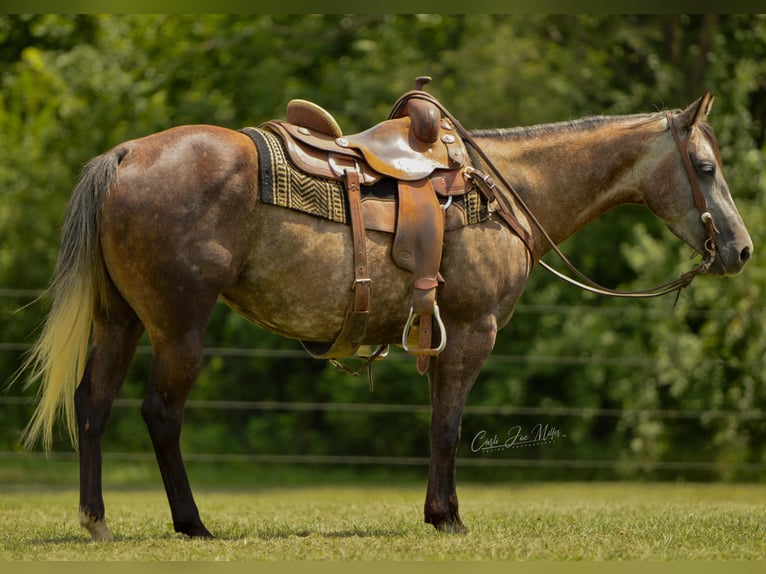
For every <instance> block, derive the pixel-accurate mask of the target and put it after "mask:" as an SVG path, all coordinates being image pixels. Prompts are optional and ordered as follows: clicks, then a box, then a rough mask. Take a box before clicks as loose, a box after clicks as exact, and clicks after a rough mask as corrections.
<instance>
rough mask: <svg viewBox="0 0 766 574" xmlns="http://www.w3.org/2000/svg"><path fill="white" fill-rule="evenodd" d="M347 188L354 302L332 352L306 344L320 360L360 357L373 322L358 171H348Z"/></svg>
mask: <svg viewBox="0 0 766 574" xmlns="http://www.w3.org/2000/svg"><path fill="white" fill-rule="evenodd" d="M345 187H346V197H347V198H348V209H349V218H350V220H351V234H352V236H353V240H354V283H353V285H352V288H351V289H352V295H351V301H350V303H349V305H348V307H347V309H346V315H345V317H344V318H343V326H342V327H341V330H340V333H338V336H337V337H336V338H335V341H334V342H333V343H332V345H330V346H329V348H328V347H327V346H326V345H325V346H322V345H314V344H311V343H305V342H304V343H303V346H304V348H305V349H306V350H307V351H308V352H309V353H310V354H311V355H312V356H314V357H315V358H319V359H343V358H346V357H350V356H352V355H353V354H354V353H356V351H357V349H359V347H360V346H361V345H362V343H363V342H364V336H365V334H366V332H367V322H368V320H369V318H370V299H371V290H372V289H371V288H372V280H371V279H370V274H369V271H368V268H367V242H366V240H365V229H364V220H363V218H362V199H361V185H360V183H359V172H358V171H357V170H355V169H347V170H346V173H345Z"/></svg>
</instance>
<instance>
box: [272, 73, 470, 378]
mask: <svg viewBox="0 0 766 574" xmlns="http://www.w3.org/2000/svg"><path fill="white" fill-rule="evenodd" d="M428 81H430V78H426V77H421V78H418V79H417V80H416V83H415V89H414V90H412V91H410V92H407V93H405V94H404V95H403V96H401V97H400V98H399V100H397V102H396V104H395V105H394V107H393V110H392V112H391V114H390V115H389V118H388V119H386V120H384V121H382V122H380V123H378V124H376V125H374V126H372V127H371V128H369V129H367V130H365V131H362V132H360V133H357V134H352V135H344V134H343V132H342V130H341V128H340V126H339V124H338V122H337V121H336V120H335V118H334V117H333V116H332V115H331V114H330V113H329V112H327V111H326V110H324V109H323V108H322V107H320V106H318V105H317V104H314V103H313V102H309V101H306V100H291V101H290V102H289V103H288V105H287V110H286V121H281V120H272V121H270V122H267V123H266V124H264V126H265V127H268V128H269V129H271V130H272V131H273V132H275V133H277V134H278V135H280V136H281V137H282V139H283V141H284V143H285V148H286V150H287V154H288V156H289V157H290V160H291V161H292V162H293V163H294V164H295V165H296V166H297V167H298V168H300V169H301V170H303V171H305V172H307V173H309V174H312V175H316V176H318V177H324V178H330V179H336V180H340V181H342V182H343V184H344V187H345V189H346V195H347V199H348V206H349V213H350V222H351V227H352V233H353V237H354V252H355V253H354V257H355V260H354V276H355V280H354V286H353V290H354V296H353V298H352V301H351V304H350V306H349V309H348V310H347V313H346V318H345V320H344V325H343V327H342V329H341V332H340V334H339V335H338V337H337V339H336V341H335V342H334V343H332V344H327V345H318V344H314V343H309V344H307V343H305V342H304V347H306V349H307V350H308V351H309V352H310V353H311V354H312V355H314V356H316V357H320V358H331V359H334V358H342V357H346V356H351V355H353V354H354V353H355V352H356V351H357V350H358V349H359V347H360V345H361V342H362V339H363V337H364V333H365V331H366V321H367V318H368V316H369V305H370V297H371V295H370V283H371V280H370V279H369V276H368V273H367V263H366V248H365V221H364V214H363V212H362V209H361V195H362V186H364V185H371V184H373V183H376V182H377V181H379V180H380V179H382V178H384V177H387V178H393V179H394V180H396V182H397V213H396V227H395V231H394V233H395V235H394V241H393V249H392V257H393V259H394V262H395V263H396V265H398V266H399V267H401V268H403V269H406V270H409V271H411V272H412V273H413V275H414V281H413V297H412V306H411V309H410V314H409V318H408V320H407V322H406V324H405V327H404V330H403V333H402V346H403V347H404V349H405V350H406V351H408V352H410V353H412V354H414V355H416V356H418V370H419V371H420V372H421V373H423V372H425V370H427V368H428V361H429V357H431V356H434V355H437V354H438V353H440V352H441V351H442V350H443V349H444V346H445V344H446V333H445V329H444V325H443V323H442V321H441V318H440V316H439V308H438V305H437V304H436V291H437V288H438V286H439V284H440V282H443V278H442V277H441V275H440V273H439V267H440V265H441V256H442V246H443V242H444V225H445V211H446V207H445V208H442V205H441V203H440V200H439V198H440V197H447V196H450V195H457V194H464V193H466V191H467V190H468V189H469V188H470V187H471V182H470V177H469V176H468V174H467V173H466V167H467V166H466V158H467V157H468V154H467V151H466V148H465V145H464V143H463V141H462V139H461V138H460V137H459V136H458V134H457V131H456V129H455V127H454V126H453V125H452V123H451V122H450V121H449V119H447V118H442V115H441V111H440V109H439V106H437V104H436V103H435V100H434V99H433V98H431V97H430V96H429V97H423V96H424V94H425V92H423V91H422V87H423V85H424V84H425V83H427V82H428ZM447 201H449V200H447ZM432 318H435V319H436V321H437V325H438V329H439V344H438V345H436V346H434V345H433V341H432V329H431V326H432V321H431V319H432ZM413 341H416V343H415V344H413Z"/></svg>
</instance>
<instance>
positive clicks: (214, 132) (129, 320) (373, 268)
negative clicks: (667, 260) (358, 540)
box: [25, 94, 752, 540]
mask: <svg viewBox="0 0 766 574" xmlns="http://www.w3.org/2000/svg"><path fill="white" fill-rule="evenodd" d="M711 103H712V97H711V96H709V95H707V94H706V95H705V96H703V97H702V98H700V100H698V101H696V102H695V103H693V104H691V105H690V106H689V107H688V108H686V109H685V110H682V111H675V112H673V113H672V114H670V115H666V113H651V114H641V115H630V116H614V117H597V118H587V119H583V120H578V121H573V122H567V123H560V124H551V125H546V126H536V127H530V128H520V129H510V130H484V131H478V132H474V133H473V136H474V138H475V140H476V141H477V142H478V144H479V145H480V147H481V149H482V150H483V151H484V152H485V153H486V155H487V156H488V157H489V158H491V160H492V161H493V162H494V164H495V165H496V166H497V167H498V168H499V171H500V172H501V173H502V174H504V176H505V177H506V178H507V179H508V180H509V181H510V182H512V184H513V186H514V187H515V189H516V190H517V191H518V193H519V194H520V196H521V197H522V198H523V200H524V202H526V204H527V205H528V207H529V208H530V210H531V213H533V214H534V215H535V216H536V218H537V220H538V221H539V223H540V224H541V226H542V227H543V228H544V229H545V230H547V232H548V234H549V237H550V238H551V239H552V241H553V242H554V243H559V242H561V241H563V240H565V239H566V238H567V237H569V236H570V235H572V234H573V233H575V232H576V231H577V230H578V229H580V228H581V227H583V226H584V225H585V224H587V223H588V222H589V221H591V220H593V219H594V218H596V217H598V216H599V215H601V214H602V213H604V212H606V211H607V210H609V209H610V208H612V207H615V206H617V205H619V204H625V203H633V204H642V205H645V206H647V207H648V208H649V209H650V210H651V211H652V212H653V213H654V214H655V215H656V216H657V217H659V218H660V219H661V220H662V221H664V222H665V223H666V224H667V226H668V227H669V228H670V229H671V230H672V231H673V233H675V234H676V235H677V236H678V237H680V238H681V239H682V240H684V241H685V242H686V243H687V244H689V245H690V246H691V247H692V248H693V249H694V250H696V251H698V252H699V253H701V254H703V256H704V257H706V258H710V257H711V253H710V250H709V249H706V242H708V241H709V240H710V239H709V234H712V235H713V238H714V242H715V258H714V260H712V259H710V261H709V263H710V265H709V269H706V270H707V271H709V272H711V273H713V274H717V275H734V274H736V273H738V272H739V271H740V270H741V269H742V267H743V265H744V264H745V263H746V262H747V260H748V259H749V257H750V255H751V252H752V244H751V240H750V237H749V235H748V232H747V230H746V229H745V226H744V224H743V222H742V219H741V218H740V216H739V214H738V212H737V209H736V208H735V206H734V203H733V201H732V198H731V196H730V194H729V189H728V187H727V184H726V182H725V180H724V177H723V174H722V171H721V160H720V154H719V150H718V146H717V143H716V140H715V138H714V136H713V134H712V130H711V129H710V127H709V126H708V124H707V123H706V117H707V114H708V112H709V109H710V105H711ZM670 118H672V122H673V124H674V125H675V127H676V129H677V130H678V134H679V135H680V137H681V138H682V139H683V141H684V142H685V143H686V145H687V146H688V157H689V158H690V163H691V169H692V170H693V173H691V172H689V173H687V170H686V169H685V167H684V157H683V156H684V153H683V152H682V153H679V148H678V147H677V145H676V143H675V142H674V137H673V133H672V130H671V129H669V128H670V126H669V122H670ZM257 172H258V157H257V152H256V148H255V146H254V145H253V142H252V141H251V140H250V139H249V138H248V137H246V136H245V135H243V134H242V133H239V132H237V131H232V130H228V129H224V128H220V127H214V126H207V125H198V126H182V127H176V128H172V129H169V130H167V131H163V132H160V133H157V134H153V135H150V136H147V137H144V138H141V139H137V140H133V141H128V142H125V143H121V144H119V145H117V146H116V147H114V148H113V149H111V150H110V151H108V152H106V153H105V154H103V155H101V156H99V157H96V158H94V159H93V160H92V161H91V162H90V163H89V164H88V165H87V166H86V168H85V169H84V171H83V174H82V177H81V180H80V182H79V184H78V185H77V187H76V189H75V190H74V193H73V195H72V198H71V201H70V203H69V207H68V211H67V215H66V220H65V223H64V226H63V230H62V237H61V251H60V255H59V260H58V264H57V268H56V274H55V277H54V280H53V282H52V289H53V292H54V293H55V298H54V302H53V307H52V310H51V312H50V314H49V317H48V320H47V323H46V325H45V327H44V331H43V333H42V335H41V337H40V339H39V341H38V343H37V345H36V346H35V348H34V349H33V352H32V354H31V356H30V359H29V361H28V363H27V365H26V366H27V367H28V368H29V369H30V370H31V373H32V374H31V380H32V381H35V380H37V379H40V381H41V388H40V396H39V404H38V407H37V411H36V413H35V415H34V417H33V419H32V420H31V422H30V425H29V427H28V428H27V433H26V437H25V439H26V442H27V444H32V443H34V442H35V441H36V440H38V439H40V438H42V440H43V443H44V444H45V445H46V446H49V445H50V443H51V433H52V427H53V424H54V421H55V419H56V418H57V416H58V415H60V414H63V418H64V419H65V421H66V423H67V425H68V430H69V432H70V435H71V437H72V438H73V440H74V441H75V442H76V441H77V440H78V439H79V451H80V469H81V470H80V473H81V475H80V481H81V486H80V518H81V523H82V525H83V526H84V527H85V528H87V529H88V531H89V532H90V534H91V535H92V537H93V538H94V539H97V540H103V539H110V538H111V534H110V532H109V529H108V527H107V525H106V521H105V517H104V503H103V498H102V485H101V437H102V434H103V432H104V428H105V426H106V423H107V419H108V418H109V414H110V411H111V408H112V403H113V400H114V398H115V395H116V394H117V392H118V390H119V388H120V386H121V384H122V382H123V380H124V378H125V376H126V373H127V370H128V366H129V365H130V363H131V360H132V358H133V355H134V352H135V350H136V346H137V343H138V341H139V338H140V337H141V335H142V334H143V333H144V332H147V333H148V335H149V338H150V340H151V345H152V348H153V352H154V357H153V362H152V368H151V377H150V381H149V385H148V389H147V392H146V397H145V399H144V402H143V405H142V408H141V412H142V415H143V417H144V419H145V421H146V424H147V426H148V429H149V434H150V435H151V440H152V443H153V445H154V450H155V453H156V456H157V462H158V464H159V468H160V471H161V474H162V479H163V482H164V485H165V489H166V491H167V496H168V500H169V503H170V508H171V512H172V517H173V525H174V527H175V530H176V531H178V532H182V533H185V534H187V535H189V536H203V537H204V536H210V533H209V531H208V530H207V528H205V526H204V525H203V523H202V521H201V520H200V516H199V512H198V510H197V507H196V504H195V502H194V499H193V496H192V491H191V488H190V485H189V481H188V478H187V475H186V471H185V468H184V463H183V460H182V456H181V451H180V447H179V436H180V433H181V425H182V421H183V413H184V404H185V401H186V398H187V395H188V393H189V390H190V389H191V387H192V384H193V383H194V380H195V378H196V377H197V374H198V372H199V369H200V365H201V363H202V354H203V340H204V332H205V328H206V325H207V322H208V319H209V318H210V314H211V312H212V310H213V307H214V305H215V304H216V301H217V300H218V299H219V298H221V299H223V301H225V302H226V303H227V304H229V305H230V306H231V307H232V308H234V309H235V310H236V311H237V312H238V313H240V314H242V315H243V316H244V317H246V318H247V319H249V320H250V321H252V322H253V323H255V324H256V325H259V326H261V327H263V328H264V329H267V330H268V331H270V332H272V333H276V334H278V335H282V336H285V337H290V338H294V339H299V340H305V341H332V340H333V339H334V337H335V336H336V334H337V333H338V331H339V330H340V328H341V325H342V321H343V317H344V312H345V310H346V308H347V305H348V300H349V297H350V292H349V289H348V285H349V284H351V282H352V279H353V272H352V269H351V268H352V263H351V258H352V257H353V245H352V237H351V233H350V232H349V227H348V226H345V225H343V224H339V223H333V222H330V221H326V220H323V219H320V218H317V217H312V216H310V215H306V214H303V213H300V212H297V211H292V210H288V209H284V208H281V207H275V206H273V205H267V204H264V203H263V202H261V201H260V200H259V188H258V173H257ZM690 178H692V179H694V180H695V181H696V182H697V184H698V186H699V189H700V190H701V193H702V195H703V196H704V198H705V200H706V203H707V210H708V211H709V213H710V214H711V215H712V221H713V222H714V226H713V225H712V224H711V225H708V226H706V225H705V223H704V222H703V221H701V220H700V212H699V210H698V208H697V205H696V204H695V200H694V197H693V193H692V185H690ZM498 193H501V192H500V191H498ZM505 202H506V203H510V204H511V205H513V206H514V208H515V209H514V211H515V212H516V214H517V217H518V219H519V221H520V222H521V224H522V225H523V226H524V227H525V229H526V230H527V231H528V232H529V233H530V234H531V236H532V237H533V239H534V245H535V246H536V249H535V251H534V253H530V251H528V249H527V247H526V246H525V244H524V243H523V242H522V240H521V239H520V238H519V236H518V235H517V234H516V233H514V232H513V231H511V229H510V228H509V227H508V226H507V225H506V224H505V222H504V221H503V220H501V219H499V218H497V217H490V218H489V219H488V220H486V221H484V222H482V223H478V224H475V225H469V226H466V227H463V228H461V229H459V230H455V231H448V232H446V233H445V236H444V249H443V258H442V265H441V268H440V269H441V273H442V275H443V277H444V279H445V283H444V284H443V286H442V287H441V288H440V292H439V305H440V308H441V317H442V319H443V322H444V325H445V328H446V331H447V333H448V339H447V344H446V348H445V349H444V351H443V352H442V353H441V354H440V355H439V356H438V357H435V358H434V359H433V360H432V361H431V363H430V367H429V371H428V379H429V382H430V389H431V405H432V414H431V423H430V437H431V462H430V469H429V479H428V489H427V494H426V500H425V521H426V522H428V523H431V524H433V525H434V526H435V527H436V528H438V529H443V530H449V531H458V532H459V531H462V530H464V526H463V524H462V521H461V519H460V515H459V513H458V499H457V494H456V491H455V456H456V452H457V446H458V440H459V436H460V426H461V417H462V413H463V407H464V405H465V402H466V397H467V396H468V392H469V391H470V389H471V386H472V385H473V382H474V381H475V379H476V377H477V375H478V373H479V370H480V369H481V366H482V363H483V362H484V361H485V359H486V358H487V357H488V356H489V354H490V352H491V351H492V348H493V345H494V342H495V337H496V335H497V331H498V329H500V328H502V327H504V326H505V325H506V324H507V323H508V322H509V320H510V319H511V315H512V314H513V310H514V306H515V305H516V303H517V301H518V300H519V297H520V296H521V293H522V291H523V290H524V286H525V284H526V282H527V279H528V277H529V274H530V273H531V271H532V270H533V268H534V267H535V265H536V264H537V263H538V260H539V258H540V257H541V256H543V255H544V254H545V253H546V252H547V251H548V250H549V249H550V248H551V244H550V242H549V241H548V240H547V239H546V237H545V236H543V235H542V234H541V231H540V229H539V228H538V227H537V226H536V225H532V224H531V223H530V219H529V218H528V217H526V215H525V212H524V211H523V210H522V209H520V208H518V205H517V203H518V202H517V201H516V199H514V197H511V196H507V197H505ZM391 243H392V236H391V235H390V234H387V233H381V232H376V231H370V232H369V233H368V235H367V252H368V260H369V272H370V277H371V279H372V284H373V285H374V301H373V305H372V307H371V310H370V317H369V323H368V328H367V341H366V342H368V343H370V344H389V343H390V344H397V343H398V342H399V341H400V337H401V333H402V325H403V324H404V323H405V321H406V320H407V317H408V309H409V300H410V295H411V291H412V279H411V275H410V274H409V273H408V272H406V271H404V270H402V269H400V268H399V267H397V266H395V265H394V264H393V263H392V261H391ZM91 329H92V331H91ZM91 333H92V348H91V349H90V351H89V352H88V345H89V341H91Z"/></svg>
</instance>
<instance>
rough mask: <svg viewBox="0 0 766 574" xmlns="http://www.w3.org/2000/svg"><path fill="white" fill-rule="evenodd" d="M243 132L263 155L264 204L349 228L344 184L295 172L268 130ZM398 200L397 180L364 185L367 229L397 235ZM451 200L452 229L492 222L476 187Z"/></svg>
mask: <svg viewBox="0 0 766 574" xmlns="http://www.w3.org/2000/svg"><path fill="white" fill-rule="evenodd" d="M240 132H242V133H244V134H245V135H247V136H249V137H250V138H251V139H252V140H253V142H254V143H255V146H256V149H257V151H258V173H259V181H258V184H259V187H260V194H261V201H263V202H264V203H268V204H271V205H276V206H279V207H287V208H289V209H295V210H297V211H301V212H303V213H307V214H309V215H314V216H317V217H321V218H323V219H329V220H330V221H335V222H337V223H345V224H350V219H349V215H348V207H347V205H346V193H345V190H344V189H343V184H342V183H341V182H340V181H336V180H332V179H325V178H321V177H315V176H313V175H308V174H307V173H305V172H303V171H301V170H300V169H298V168H296V167H295V166H294V165H293V164H292V163H291V162H290V160H289V158H288V156H287V152H286V150H285V147H284V143H283V142H282V139H281V138H280V137H279V136H278V135H276V134H275V133H273V132H271V131H270V130H268V129H259V128H243V129H241V130H240ZM396 197H397V185H396V181H395V180H393V179H390V178H383V179H382V180H380V181H379V182H377V183H375V184H374V185H363V186H362V207H363V213H364V217H365V227H367V228H368V229H376V230H378V231H387V232H390V233H393V232H394V227H395V225H396V223H395V222H396ZM452 200H453V201H452V204H451V206H450V208H449V209H448V210H447V221H446V229H447V230H451V229H457V228H460V227H462V226H464V225H471V224H474V223H480V222H482V221H485V220H487V219H488V218H489V209H488V208H487V203H486V200H485V199H484V196H483V195H481V193H480V192H479V191H478V189H476V187H475V186H472V187H471V189H470V190H469V191H468V192H467V193H466V194H464V195H459V196H454V197H453V198H452Z"/></svg>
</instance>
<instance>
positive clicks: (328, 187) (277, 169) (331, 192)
mask: <svg viewBox="0 0 766 574" xmlns="http://www.w3.org/2000/svg"><path fill="white" fill-rule="evenodd" d="M240 131H241V132H243V133H244V134H245V135H248V136H250V138H251V139H252V140H253V142H255V147H256V149H257V150H258V164H259V165H258V174H259V182H258V183H259V187H260V193H261V200H262V201H263V202H264V203H269V204H271V205H277V206H280V207H288V208H290V209H295V210H298V211H302V212H303V213H308V214H310V215H316V216H318V217H323V218H324V219H329V220H331V221H337V222H338V223H347V222H348V215H347V210H346V199H345V192H344V190H343V185H342V184H341V182H339V181H334V180H331V179H323V178H319V177H314V176H310V175H307V174H305V173H303V172H302V171H300V170H298V169H296V168H295V167H293V165H292V164H291V163H290V162H289V161H288V159H287V154H286V152H285V147H284V144H283V143H282V140H281V139H280V138H279V137H277V136H276V135H274V134H273V133H272V132H270V131H268V130H261V129H257V128H244V129H242V130H240Z"/></svg>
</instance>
